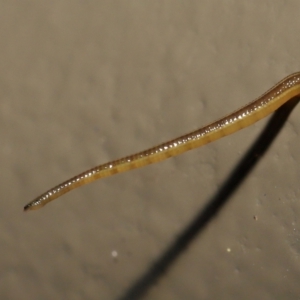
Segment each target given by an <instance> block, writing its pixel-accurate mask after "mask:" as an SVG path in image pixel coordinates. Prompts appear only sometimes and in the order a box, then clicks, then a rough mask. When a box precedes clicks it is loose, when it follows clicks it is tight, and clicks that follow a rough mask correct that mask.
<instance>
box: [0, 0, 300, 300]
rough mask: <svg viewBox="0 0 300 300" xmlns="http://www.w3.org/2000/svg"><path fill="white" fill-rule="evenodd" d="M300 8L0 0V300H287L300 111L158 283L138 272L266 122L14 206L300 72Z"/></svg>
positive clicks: (299, 243)
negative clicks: (36, 205) (141, 297)
mask: <svg viewBox="0 0 300 300" xmlns="http://www.w3.org/2000/svg"><path fill="white" fill-rule="evenodd" d="M221 2H222V4H220V3H221ZM258 3H259V4H258ZM299 11H300V2H299V1H296V0H294V1H292V0H291V1H285V4H283V2H282V1H270V0H269V1H266V0H265V1H259V2H254V1H252V2H251V1H250V2H249V3H248V2H245V1H229V0H227V1H208V0H201V1H196V0H195V1H193V0H191V1H179V0H173V1H170V0H164V1H162V0H160V1H155V0H152V1H138V0H135V1H130V0H129V1H121V0H119V1H112V0H109V1H101V0H100V1H75V0H73V1H71V0H53V1H33V0H32V1H25V0H24V1H20V0H19V1H17V0H10V1H5V0H2V1H0V107H1V109H0V143H1V146H0V166H1V172H0V205H1V209H0V216H1V217H0V226H1V230H0V245H1V248H0V254H1V255H0V270H1V273H0V274H1V280H0V298H1V299H23V300H26V299H44V300H46V299H72V300H73V299H125V298H126V296H128V295H130V291H132V289H133V290H134V289H135V288H137V287H138V285H137V284H138V283H139V282H140V281H139V280H144V279H145V285H143V284H141V290H142V291H145V292H146V296H145V299H164V300H165V299H172V300H177V299H178V300H181V299H296V298H297V296H299V294H300V287H299V275H300V271H299V269H300V268H299V267H300V265H299V253H300V222H299V215H300V201H299V200H300V199H299V198H300V190H299V173H300V164H299V162H300V151H299V138H298V135H299V131H300V122H299V107H298V108H296V109H295V111H294V113H293V114H292V116H291V117H290V118H289V120H288V122H287V123H286V125H285V127H284V129H283V131H282V132H281V134H280V135H279V136H278V137H277V139H276V141H275V142H274V144H273V145H272V147H271V149H270V150H269V151H268V153H267V154H266V155H265V157H264V158H263V159H262V160H261V161H260V163H259V164H258V165H257V166H256V168H255V169H254V171H253V172H252V173H251V174H250V175H249V176H248V178H247V179H246V180H245V181H244V182H243V184H242V186H241V187H240V188H239V189H238V190H237V191H236V193H235V194H234V195H233V196H232V197H231V198H230V201H228V203H227V205H226V206H225V207H224V208H223V209H222V210H221V211H220V213H219V214H218V216H217V217H216V218H215V219H214V220H213V221H212V222H210V223H209V225H208V226H207V228H205V230H204V231H203V232H201V233H197V234H196V236H195V237H194V239H191V240H189V241H188V247H187V248H186V249H182V250H181V251H179V253H178V256H176V258H175V259H174V261H172V262H171V263H170V264H168V267H167V270H166V273H165V274H164V275H162V276H160V275H159V276H156V275H155V273H153V274H152V275H153V278H154V279H156V280H157V281H156V284H155V285H153V284H152V283H153V281H151V280H152V279H153V278H151V280H150V281H149V280H147V278H146V277H145V275H147V274H149V273H147V272H149V271H150V270H151V266H152V265H153V263H154V262H155V261H157V260H161V259H162V258H163V256H164V255H165V254H166V252H165V251H166V250H168V249H170V247H171V245H172V242H174V241H176V238H177V237H178V235H180V234H182V233H183V232H184V231H185V230H187V228H188V226H189V224H190V223H191V222H192V221H193V220H194V218H195V216H196V215H197V214H199V213H201V211H202V209H203V207H204V206H205V204H206V203H207V202H209V201H210V199H211V197H212V196H213V195H214V194H215V193H216V192H217V191H218V190H219V188H220V187H221V186H222V183H223V182H224V181H225V180H226V178H227V177H228V174H229V173H230V171H231V170H232V168H233V167H234V166H235V165H236V163H237V162H238V161H239V159H240V158H241V157H242V156H243V154H244V153H245V152H246V151H247V149H248V148H249V147H250V145H251V144H252V142H253V141H254V140H255V138H256V137H257V136H258V135H259V133H260V132H261V130H262V129H263V127H264V124H265V121H263V122H260V123H258V124H256V125H254V126H252V127H251V128H248V129H246V130H244V131H241V132H239V133H237V134H235V135H234V136H230V137H227V138H225V139H223V140H220V141H218V142H216V143H214V144H211V145H208V146H206V147H204V148H202V149H197V150H194V151H192V152H189V153H187V154H185V155H182V156H181V157H177V158H174V159H171V160H169V161H166V162H164V163H161V164H157V165H153V166H150V167H147V168H144V169H141V170H136V171H133V172H129V173H126V174H121V175H118V176H115V177H112V178H108V179H105V180H103V181H102V182H100V181H99V182H96V183H94V184H92V185H89V186H86V187H83V188H81V189H79V190H76V191H74V192H72V193H70V194H68V195H65V196H64V197H63V198H62V199H60V200H58V201H55V202H53V203H51V204H50V205H48V206H47V207H45V208H44V209H42V210H40V211H35V212H29V213H26V214H25V213H23V212H22V207H23V205H25V204H26V203H27V202H29V201H30V200H31V199H32V198H34V197H36V196H37V195H38V194H40V193H42V192H44V191H45V190H46V189H48V188H50V187H52V186H53V185H56V184H58V183H59V182H60V181H62V180H65V179H67V178H68V177H70V176H72V175H75V174H76V173H79V172H81V171H83V170H85V169H87V168H90V167H92V166H94V165H96V164H99V163H103V162H106V161H108V160H110V159H116V158H119V157H121V156H124V155H127V154H131V153H133V152H136V151H138V150H143V149H145V148H147V147H150V146H153V145H155V144H157V143H160V142H163V141H165V140H168V139H171V138H174V137H176V136H177V135H180V134H183V133H186V132H189V131H191V130H193V129H196V128H198V127H200V126H201V125H205V124H206V123H207V122H211V121H213V120H215V119H216V118H218V117H221V116H223V115H225V114H227V113H229V112H231V111H233V110H235V109H237V108H239V107H240V106H242V105H244V104H246V103H247V102H249V101H250V100H253V99H254V98H255V97H257V96H259V95H260V94H261V93H263V92H264V91H266V90H267V89H268V88H270V87H271V86H272V85H273V84H274V83H276V82H277V81H278V80H280V79H281V78H283V77H284V76H286V75H288V74H289V73H292V72H295V71H298V70H299V69H300V18H299ZM254 216H255V217H256V218H257V220H255V219H254ZM113 251H116V252H117V254H118V256H117V257H116V258H114V257H113ZM167 258H170V257H168V255H167ZM150 275H151V272H150ZM150 277H151V276H150ZM148 287H149V288H148ZM122 297H123V298H122ZM276 297H277V298H276Z"/></svg>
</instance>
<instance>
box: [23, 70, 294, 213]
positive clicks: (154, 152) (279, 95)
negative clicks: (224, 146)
mask: <svg viewBox="0 0 300 300" xmlns="http://www.w3.org/2000/svg"><path fill="white" fill-rule="evenodd" d="M297 95H300V72H298V73H294V74H291V75H289V76H287V77H286V78H284V79H283V80H281V81H280V82H279V83H277V84H276V85H275V86H274V87H272V88H271V89H270V90H269V91H267V92H266V93H264V94H263V95H262V96H260V97H259V98H258V99H256V100H254V101H253V102H250V103H249V104H247V105H246V106H244V107H242V108H240V109H239V110H237V111H235V112H233V113H231V114H229V115H228V116H226V117H223V118H221V119H220V120H218V121H215V122H213V123H211V124H209V125H207V126H204V127H202V128H200V129H198V130H195V131H193V132H191V133H188V134H186V135H183V136H180V137H178V138H176V139H173V140H171V141H169V142H165V143H163V144H160V145H158V146H156V147H153V148H150V149H148V150H145V151H142V152H139V153H136V154H133V155H129V156H126V157H124V158H121V159H118V160H114V161H111V162H108V163H105V164H102V165H100V166H97V167H94V168H92V169H90V170H88V171H85V172H83V173H81V174H79V175H77V176H75V177H73V178H71V179H69V180H67V181H65V182H63V183H61V184H59V185H57V186H55V187H54V188H52V189H50V190H49V191H47V192H45V193H43V194H42V195H40V196H39V197H37V198H36V199H34V200H33V201H32V202H30V203H29V204H27V205H26V206H25V207H24V210H33V209H38V208H41V207H43V206H44V205H45V204H47V203H48V202H50V201H52V200H54V199H56V198H58V197H60V196H61V195H63V194H65V193H67V192H69V191H71V190H73V189H75V188H77V187H80V186H82V185H85V184H87V183H90V182H93V181H95V180H97V179H100V178H104V177H107V176H111V175H115V174H117V173H121V172H125V171H128V170H132V169H136V168H140V167H143V166H146V165H149V164H153V163H156V162H159V161H162V160H165V159H167V158H170V157H172V156H176V155H178V154H181V153H183V152H186V151H188V150H191V149H194V148H197V147H200V146H203V145H205V144H208V143H211V142H213V141H215V140H218V139H220V138H221V137H224V136H227V135H229V134H232V133H234V132H236V131H238V130H240V129H243V128H245V127H248V126H250V125H252V124H253V123H255V122H257V121H259V120H261V119H263V118H264V117H266V116H267V115H269V114H271V113H272V112H274V111H275V110H276V109H278V108H279V107H280V106H281V105H283V104H284V103H285V102H287V101H288V100H290V99H292V98H293V97H295V96H297Z"/></svg>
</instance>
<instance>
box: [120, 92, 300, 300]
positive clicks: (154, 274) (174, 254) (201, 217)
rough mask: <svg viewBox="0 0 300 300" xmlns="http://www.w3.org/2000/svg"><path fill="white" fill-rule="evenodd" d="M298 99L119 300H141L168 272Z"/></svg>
mask: <svg viewBox="0 0 300 300" xmlns="http://www.w3.org/2000/svg"><path fill="white" fill-rule="evenodd" d="M299 100H300V97H295V98H293V99H291V100H290V101H288V102H287V103H285V104H284V105H283V106H282V107H280V108H279V109H278V110H277V111H276V112H275V113H274V114H273V116H272V117H271V119H270V120H269V122H268V123H267V125H266V127H265V129H264V130H263V132H262V133H261V134H260V136H259V137H258V138H257V140H256V141H255V142H254V144H253V145H252V146H251V148H250V149H249V150H248V151H247V153H246V154H245V155H244V157H243V158H242V159H241V160H240V162H238V164H237V165H236V167H235V168H234V169H233V171H232V172H231V174H230V175H229V176H228V178H227V180H226V181H225V182H224V183H223V185H222V186H221V188H220V189H219V191H218V192H217V193H216V194H215V195H214V196H213V197H212V198H211V199H210V200H209V201H208V203H207V205H206V206H205V207H204V208H203V209H202V210H201V211H200V212H199V214H198V215H197V216H196V217H195V218H194V219H193V220H192V221H191V222H190V224H189V225H187V227H186V228H185V229H184V230H183V231H182V232H181V233H180V234H179V236H178V237H177V238H176V240H175V241H174V242H172V243H171V245H170V246H169V247H168V248H167V249H166V250H165V251H164V253H163V254H162V255H161V256H160V257H159V258H158V259H157V260H156V261H155V262H154V263H153V265H152V266H151V267H150V268H149V269H148V270H147V271H146V272H145V273H144V274H143V275H141V277H140V278H139V279H138V280H137V281H136V282H135V283H133V285H132V286H131V287H130V288H129V289H128V290H127V291H125V293H124V295H123V296H121V297H120V298H119V300H136V299H141V297H142V296H144V295H145V294H146V293H147V292H148V290H149V289H150V288H151V287H152V286H153V285H155V283H156V282H157V281H158V280H159V279H160V278H161V277H162V276H163V275H164V273H165V272H167V271H168V269H169V268H170V267H172V265H173V264H174V263H175V261H176V259H178V257H179V255H180V254H182V253H183V252H184V250H185V249H186V248H187V247H188V246H189V245H190V244H191V243H192V242H193V240H194V239H195V238H198V237H199V235H200V234H201V233H202V232H203V230H204V229H205V227H206V226H207V225H208V224H209V222H211V221H212V220H213V218H215V217H216V216H217V214H218V213H219V212H220V210H221V208H222V207H224V205H225V204H226V203H227V202H228V201H229V200H230V197H231V196H232V195H233V193H234V192H235V191H236V190H237V188H238V187H239V186H240V184H241V183H242V182H243V181H244V180H245V178H246V177H247V176H248V175H249V174H250V172H251V171H252V170H253V168H254V167H255V165H256V164H257V163H258V162H259V160H260V159H261V158H262V156H263V155H264V154H265V152H266V151H267V149H268V148H269V147H270V146H271V144H272V142H273V141H274V139H275V137H276V136H277V135H278V134H279V132H280V130H281V129H282V127H283V126H284V124H285V122H286V120H287V118H288V117H289V115H290V113H291V112H292V110H293V108H294V107H295V106H296V105H297V103H298V102H299Z"/></svg>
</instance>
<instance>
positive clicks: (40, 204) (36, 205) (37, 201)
mask: <svg viewBox="0 0 300 300" xmlns="http://www.w3.org/2000/svg"><path fill="white" fill-rule="evenodd" d="M44 205H46V203H45V202H43V201H41V197H38V198H36V199H34V200H33V201H32V202H30V203H28V204H27V205H25V206H24V211H29V210H37V209H39V208H42V207H43V206H44Z"/></svg>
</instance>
